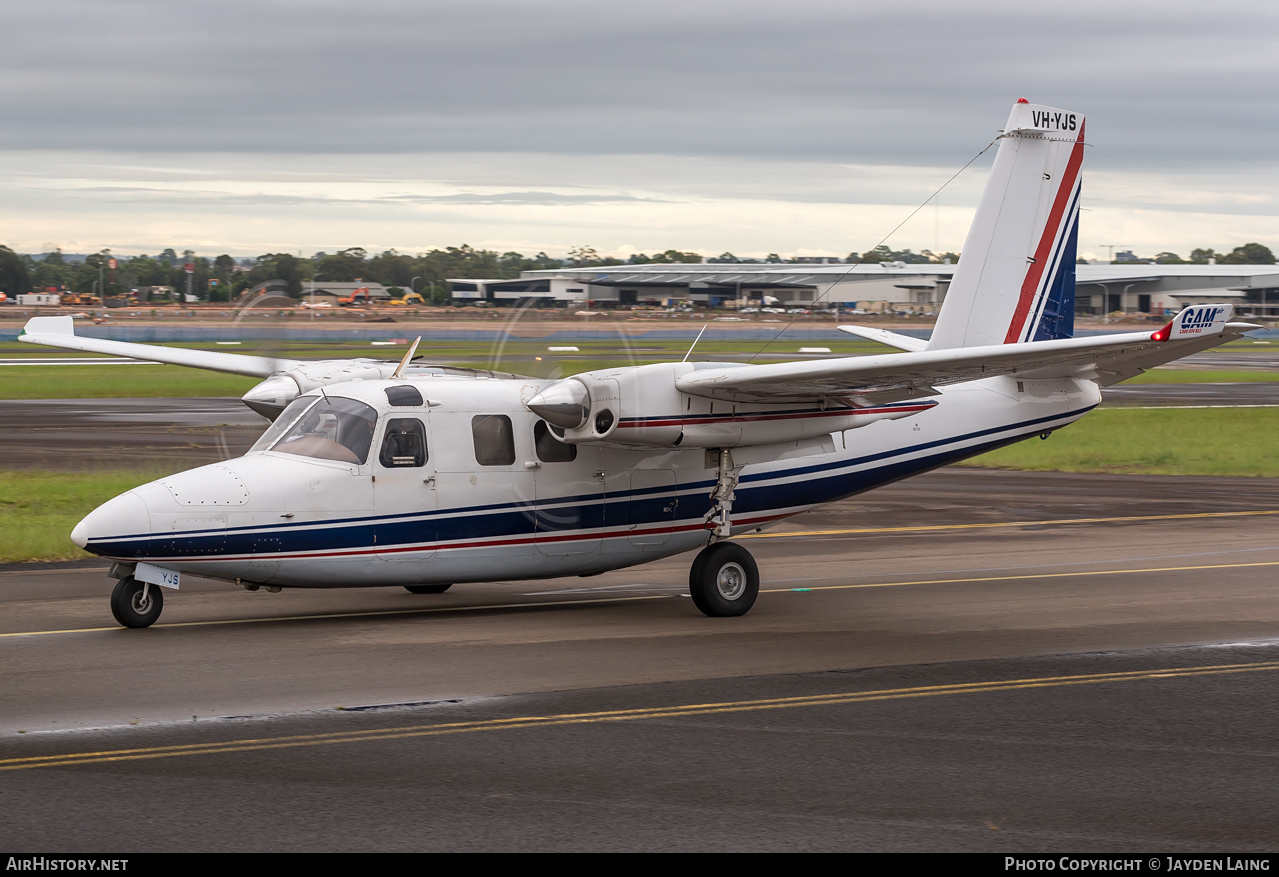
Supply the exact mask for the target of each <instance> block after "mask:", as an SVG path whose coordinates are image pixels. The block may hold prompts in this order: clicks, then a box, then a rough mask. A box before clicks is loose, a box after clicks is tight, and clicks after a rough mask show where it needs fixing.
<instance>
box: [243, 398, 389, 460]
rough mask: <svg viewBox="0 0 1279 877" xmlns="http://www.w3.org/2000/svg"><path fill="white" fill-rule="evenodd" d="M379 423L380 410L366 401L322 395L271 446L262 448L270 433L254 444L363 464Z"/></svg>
mask: <svg viewBox="0 0 1279 877" xmlns="http://www.w3.org/2000/svg"><path fill="white" fill-rule="evenodd" d="M299 401H300V400H299ZM290 407H291V406H290ZM285 413H288V409H285ZM282 418H283V415H281V419H282ZM376 426H377V412H376V411H374V410H373V408H371V407H370V406H368V405H365V404H364V403H363V402H357V401H356V400H354V399H345V398H342V397H340V396H321V397H320V398H319V399H318V400H316V401H315V404H314V405H312V406H311V407H310V408H309V409H307V411H306V413H305V414H303V415H302V416H301V417H298V418H297V419H296V420H295V421H294V423H293V424H292V425H291V426H289V427H288V429H287V430H286V431H285V433H284V434H283V435H282V436H281V437H280V439H279V441H277V442H275V443H274V444H272V445H270V447H269V448H266V447H259V446H260V445H264V444H265V440H266V438H267V436H265V435H264V436H263V437H262V439H260V440H259V441H258V444H257V445H254V447H255V448H258V449H259V450H268V449H269V450H272V451H280V452H282V453H285V454H296V455H297V456H299V457H314V458H315V459H317V460H337V461H338V462H341V463H358V464H363V463H364V462H366V461H367V460H368V458H369V447H370V446H371V445H372V444H373V429H374V428H375V427H376Z"/></svg>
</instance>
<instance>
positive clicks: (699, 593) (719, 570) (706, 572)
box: [688, 542, 759, 618]
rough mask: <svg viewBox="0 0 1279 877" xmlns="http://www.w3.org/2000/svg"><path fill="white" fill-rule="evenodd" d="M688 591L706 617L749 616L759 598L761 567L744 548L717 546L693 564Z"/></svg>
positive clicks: (703, 550) (707, 548) (702, 553)
mask: <svg viewBox="0 0 1279 877" xmlns="http://www.w3.org/2000/svg"><path fill="white" fill-rule="evenodd" d="M688 590H689V593H691V594H692V596H693V603H694V604H696V606H697V608H698V609H700V610H702V614H703V615H709V616H710V617H712V618H727V617H731V616H735V615H745V614H746V613H747V612H749V611H750V608H751V606H753V605H755V598H756V597H757V596H759V567H758V566H756V565H755V558H753V557H751V555H750V552H749V551H747V550H746V549H745V548H743V547H742V546H740V545H737V544H736V543H733V542H716V543H714V544H712V545H708V546H707V547H705V548H703V549H702V551H701V553H700V554H698V555H697V559H696V560H694V561H693V568H692V569H690V570H689V572H688Z"/></svg>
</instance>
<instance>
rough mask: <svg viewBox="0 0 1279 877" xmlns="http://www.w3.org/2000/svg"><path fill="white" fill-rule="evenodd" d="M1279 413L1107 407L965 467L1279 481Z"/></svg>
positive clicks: (1256, 409)
mask: <svg viewBox="0 0 1279 877" xmlns="http://www.w3.org/2000/svg"><path fill="white" fill-rule="evenodd" d="M1277 432H1279V408H1192V409H1178V408H1161V409H1157V410H1142V409H1132V408H1102V409H1099V410H1097V411H1094V412H1092V413H1091V414H1089V415H1087V416H1086V417H1085V418H1084V419H1083V420H1081V421H1079V422H1078V423H1075V424H1072V425H1071V426H1068V427H1065V428H1064V429H1060V430H1058V431H1057V432H1055V433H1053V434H1052V435H1051V436H1050V437H1049V438H1048V440H1047V441H1036V440H1033V439H1032V440H1030V441H1025V442H1020V443H1018V444H1015V445H1011V446H1009V447H1006V448H1001V449H1000V450H998V451H992V452H990V453H989V454H983V455H982V456H980V457H976V458H974V459H972V460H969V461H968V462H967V463H965V465H968V466H980V467H984V468H989V469H1020V470H1025V471H1032V472H1044V471H1049V472H1109V473H1117V474H1132V475H1142V474H1151V475H1218V476H1232V475H1245V476H1265V477H1270V478H1274V477H1279V449H1277V448H1276V443H1275V435H1276V433H1277Z"/></svg>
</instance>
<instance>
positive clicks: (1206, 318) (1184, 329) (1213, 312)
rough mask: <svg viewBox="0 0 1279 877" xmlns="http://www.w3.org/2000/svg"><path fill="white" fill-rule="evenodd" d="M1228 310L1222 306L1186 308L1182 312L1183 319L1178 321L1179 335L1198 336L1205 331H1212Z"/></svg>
mask: <svg viewBox="0 0 1279 877" xmlns="http://www.w3.org/2000/svg"><path fill="white" fill-rule="evenodd" d="M1225 311H1226V309H1225V308H1224V307H1222V306H1221V305H1204V306H1202V307H1197V308H1193V307H1192V308H1186V309H1185V310H1184V311H1182V312H1181V319H1180V320H1179V321H1178V323H1179V326H1178V328H1179V329H1180V331H1179V332H1178V333H1177V334H1179V335H1198V334H1201V333H1202V332H1203V331H1204V330H1205V329H1210V328H1211V327H1212V326H1213V324H1214V323H1216V322H1217V321H1218V320H1219V319H1221V318H1222V314H1224V313H1225Z"/></svg>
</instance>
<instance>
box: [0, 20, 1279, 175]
mask: <svg viewBox="0 0 1279 877" xmlns="http://www.w3.org/2000/svg"><path fill="white" fill-rule="evenodd" d="M4 7H5V20H6V22H7V24H6V29H5V33H4V35H0V100H3V102H4V106H5V107H6V118H7V124H6V125H5V126H4V128H3V129H0V148H9V149H18V148H32V147H35V148H65V147H69V146H74V147H77V148H98V149H109V150H120V149H138V148H149V149H158V150H179V151H189V150H205V151H208V150H216V151H243V152H280V151H291V152H299V151H315V152H351V153H370V154H376V153H387V152H405V151H420V152H424V153H430V152H436V151H443V152H448V151H460V152H465V151H472V150H484V151H489V152H493V151H509V152H526V153H527V152H551V153H561V154H574V153H576V154H592V153H594V154H626V153H631V154H634V153H647V154H676V155H690V156H695V155H702V156H762V157H771V158H780V159H787V160H800V159H803V160H824V161H829V160H845V161H858V162H866V163H876V162H885V163H895V164H931V165H937V166H958V165H960V164H962V163H963V162H964V161H966V160H967V159H968V157H969V156H970V155H971V153H972V151H974V150H975V149H976V148H979V147H980V146H981V145H983V144H984V143H985V142H987V140H989V138H990V137H991V136H993V134H994V130H995V129H996V128H998V127H999V125H1000V124H1001V123H1002V121H1003V119H1004V117H1005V114H1006V113H1007V111H1008V107H1009V105H1010V104H1011V103H1012V101H1013V100H1014V99H1015V98H1016V97H1019V96H1026V97H1028V98H1030V99H1032V100H1035V101H1036V102H1042V103H1050V104H1056V105H1061V106H1066V107H1068V108H1070V109H1076V110H1079V111H1082V112H1085V113H1087V114H1088V115H1089V137H1090V140H1091V141H1092V142H1093V143H1094V144H1095V145H1096V147H1097V148H1096V150H1095V151H1094V155H1092V156H1090V160H1092V161H1094V162H1096V163H1099V164H1102V165H1106V166H1123V165H1128V166H1145V167H1156V166H1176V165H1179V164H1185V163H1195V162H1203V161H1206V160H1211V161H1214V162H1223V163H1239V162H1251V161H1256V160H1263V159H1265V160H1268V159H1269V157H1270V154H1271V148H1270V146H1269V142H1268V141H1269V140H1270V139H1271V138H1272V137H1273V135H1274V133H1275V131H1274V127H1275V123H1274V122H1273V121H1272V120H1273V119H1276V118H1279V113H1277V112H1276V110H1277V109H1279V107H1277V106H1276V103H1277V102H1279V101H1277V98H1276V96H1275V94H1274V92H1273V89H1272V87H1271V83H1273V82H1274V81H1275V79H1276V75H1275V74H1276V73H1277V72H1279V69H1277V68H1279V57H1277V56H1276V53H1274V52H1273V45H1274V41H1275V36H1276V22H1277V19H1276V13H1275V12H1273V11H1270V10H1269V9H1268V8H1264V7H1258V6H1257V5H1256V4H1251V3H1241V2H1226V3H1217V4H1214V5H1213V7H1212V8H1211V10H1210V11H1205V10H1204V8H1203V6H1202V5H1201V4H1191V3H1175V2H1173V3H1165V4H1161V5H1160V6H1158V7H1151V6H1149V5H1148V4H1138V3H1122V2H1119V3H1116V2H1111V3H1100V2H1091V3H1081V4H1069V5H1067V4H1062V5H1061V6H1060V7H1056V8H1046V9H1045V8H1041V7H1043V4H1024V3H1021V4H1015V3H1002V2H989V0H985V2H982V0H978V2H970V3H964V4H953V3H950V4H944V3H932V2H930V3H899V4H892V5H880V6H875V7H870V8H859V6H858V5H855V4H846V3H836V2H811V0H809V2H805V0H799V2H792V3H788V4H786V5H785V6H780V5H777V4H760V3H754V4H752V3H727V2H703V3H687V2H682V3H676V2H669V0H654V2H650V3H646V4H643V5H642V6H641V5H630V6H623V5H621V4H599V3H585V2H550V3H546V2H541V3H533V2H527V3H525V2H473V3H472V2H467V3H462V2H433V3H427V4H421V3H412V2H386V0H382V2H369V3H363V4H361V5H360V6H358V7H355V6H352V5H350V4H347V3H313V2H308V3H302V2H279V0H276V2H269V0H268V2H253V3H249V2H243V0H225V2H219V3H216V4H215V3H209V2H199V0H196V2H188V3H183V4H170V3H159V2H151V0H117V2H113V3H111V4H103V3H99V2H70V0H53V2H48V3H44V4H39V5H37V4H30V3H26V2H22V3H19V2H8V3H5V4H4ZM1245 22H1246V24H1244V23H1245Z"/></svg>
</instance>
